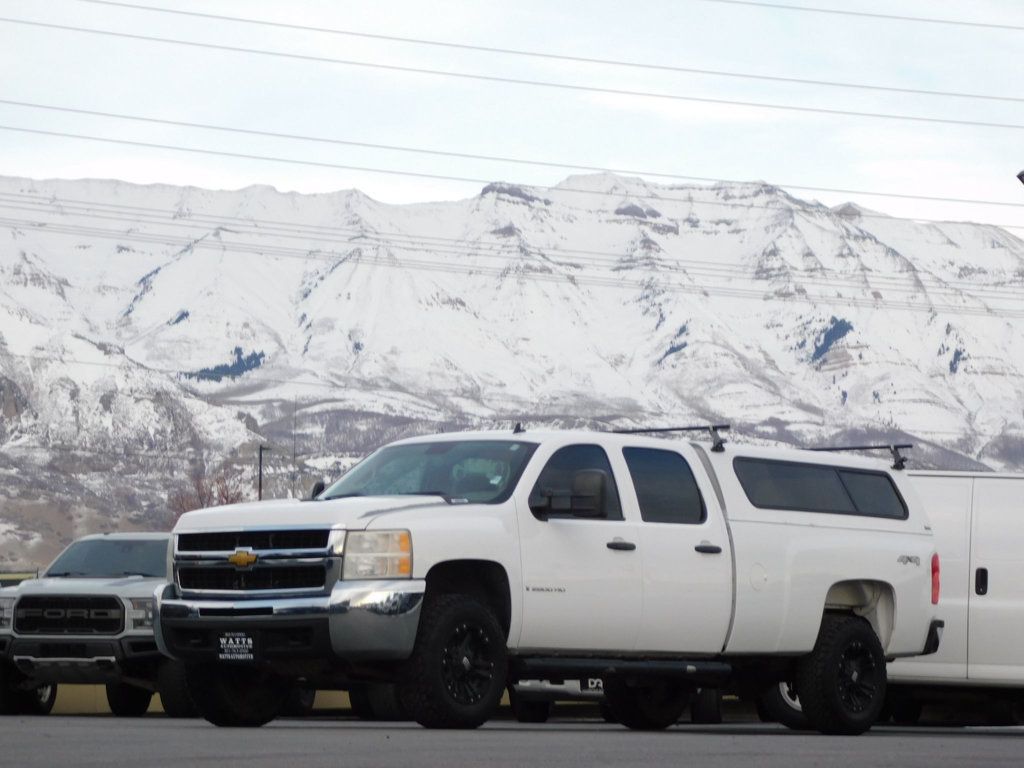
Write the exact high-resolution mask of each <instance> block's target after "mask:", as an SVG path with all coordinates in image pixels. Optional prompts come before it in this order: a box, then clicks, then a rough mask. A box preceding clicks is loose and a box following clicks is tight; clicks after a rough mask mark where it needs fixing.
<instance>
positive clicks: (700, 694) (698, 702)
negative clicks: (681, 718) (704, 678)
mask: <svg viewBox="0 0 1024 768" xmlns="http://www.w3.org/2000/svg"><path fill="white" fill-rule="evenodd" d="M690 722H691V723H695V724H697V725H718V724H719V723H721V722H722V692H721V691H719V690H718V689H717V688H698V689H697V690H696V691H695V692H694V694H693V697H692V700H691V702H690Z"/></svg>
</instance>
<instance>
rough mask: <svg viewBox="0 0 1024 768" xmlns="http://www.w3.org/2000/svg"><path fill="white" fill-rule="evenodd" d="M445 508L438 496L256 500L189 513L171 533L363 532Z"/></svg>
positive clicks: (445, 504)
mask: <svg viewBox="0 0 1024 768" xmlns="http://www.w3.org/2000/svg"><path fill="white" fill-rule="evenodd" d="M447 507H448V504H447V503H446V502H445V501H444V500H442V499H440V498H438V497H437V496H355V497H351V498H347V499H330V500H329V501H300V500H299V499H280V500H273V501H257V502H250V503H247V504H230V505H227V506H223V507H210V508H209V509H198V510H196V511H195V512H188V513H186V514H184V515H182V516H181V518H180V519H179V520H178V524H177V525H175V526H174V533H197V532H200V531H224V530H242V529H253V528H264V529H266V528H345V529H348V530H363V529H364V528H366V527H367V526H368V525H369V524H370V522H371V521H372V520H373V518H374V517H376V516H377V515H379V514H385V513H391V512H399V511H406V510H415V509H423V510H428V509H438V508H441V509H444V508H447Z"/></svg>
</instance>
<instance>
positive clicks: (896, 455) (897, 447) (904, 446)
mask: <svg viewBox="0 0 1024 768" xmlns="http://www.w3.org/2000/svg"><path fill="white" fill-rule="evenodd" d="M913 447H914V444H913V443H897V444H893V445H829V446H822V447H819V448H808V449H807V450H809V451H888V452H889V453H890V454H892V468H893V469H906V468H907V457H906V456H904V455H903V454H901V453H900V451H901V450H904V451H905V450H908V449H910V448H913Z"/></svg>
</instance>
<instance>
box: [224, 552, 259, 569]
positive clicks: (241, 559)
mask: <svg viewBox="0 0 1024 768" xmlns="http://www.w3.org/2000/svg"><path fill="white" fill-rule="evenodd" d="M258 559H259V556H258V555H257V554H256V553H255V552H253V551H252V550H251V549H236V550H235V552H234V554H233V555H229V556H228V562H229V563H231V564H232V565H233V566H235V568H248V567H249V566H250V565H252V564H253V563H255V562H256V561H257V560H258Z"/></svg>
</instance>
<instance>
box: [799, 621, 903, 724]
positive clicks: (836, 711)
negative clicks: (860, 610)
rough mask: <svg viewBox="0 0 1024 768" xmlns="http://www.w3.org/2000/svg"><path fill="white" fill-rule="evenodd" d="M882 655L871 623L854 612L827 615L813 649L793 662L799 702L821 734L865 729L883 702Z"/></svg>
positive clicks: (884, 682) (880, 709)
mask: <svg viewBox="0 0 1024 768" xmlns="http://www.w3.org/2000/svg"><path fill="white" fill-rule="evenodd" d="M885 684H886V676H885V656H884V655H883V653H882V646H881V643H879V642H878V638H877V637H876V636H875V633H874V630H872V629H871V625H870V624H868V623H867V622H866V621H865V620H864V619H862V618H859V617H856V616H845V615H838V616H837V615H826V616H825V619H824V621H822V624H821V630H820V631H819V633H818V639H817V642H816V643H815V644H814V650H813V651H811V653H809V654H808V655H807V656H805V657H803V658H802V659H801V660H800V661H799V662H798V664H797V670H796V685H797V690H798V691H799V693H800V703H801V705H802V707H803V711H804V714H805V715H806V716H807V720H808V722H809V723H810V725H811V727H813V728H815V729H816V730H818V731H821V732H822V733H830V734H847V735H856V734H860V733H864V732H865V731H867V730H868V729H869V728H871V726H872V724H873V723H874V722H875V721H876V720H877V719H878V715H879V714H880V713H881V711H882V706H883V704H884V703H885Z"/></svg>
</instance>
